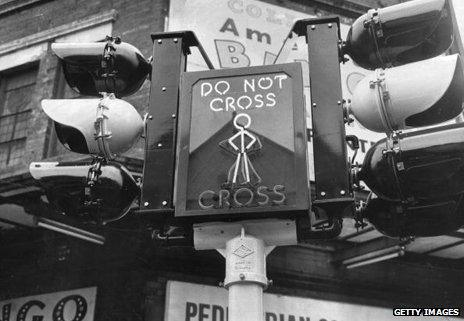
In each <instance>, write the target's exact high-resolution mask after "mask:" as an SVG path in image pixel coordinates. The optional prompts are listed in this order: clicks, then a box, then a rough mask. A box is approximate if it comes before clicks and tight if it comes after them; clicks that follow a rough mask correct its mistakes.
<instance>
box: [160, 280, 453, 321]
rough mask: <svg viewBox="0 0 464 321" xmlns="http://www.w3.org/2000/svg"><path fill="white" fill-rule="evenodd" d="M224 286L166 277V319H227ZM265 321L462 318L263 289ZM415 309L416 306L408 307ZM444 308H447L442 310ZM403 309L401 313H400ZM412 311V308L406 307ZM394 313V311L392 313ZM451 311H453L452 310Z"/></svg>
mask: <svg viewBox="0 0 464 321" xmlns="http://www.w3.org/2000/svg"><path fill="white" fill-rule="evenodd" d="M227 296H228V295H227V290H225V289H224V288H219V287H214V286H208V285H201V284H193V283H185V282H177V281H169V282H168V284H167V291H166V309H165V316H164V320H165V321H179V320H182V321H227ZM263 303H264V320H265V321H371V320H375V321H390V320H395V321H396V320H397V321H419V320H421V321H439V320H451V319H452V320H462V318H458V317H453V318H450V317H449V316H450V315H454V316H456V312H457V311H458V309H441V310H442V311H443V313H446V314H437V311H438V310H440V309H430V310H434V311H433V312H434V313H433V314H431V313H427V312H431V311H424V310H425V309H419V310H421V311H422V314H421V316H412V315H413V314H409V316H406V315H407V314H405V312H408V311H404V310H407V309H403V311H399V310H400V309H393V308H382V307H374V306H367V305H359V304H350V303H343V302H334V301H327V300H319V299H313V298H301V297H294V296H287V295H278V294H269V293H264V297H263ZM409 310H416V309H409ZM445 311H446V312H445ZM401 312H403V314H401ZM409 312H411V311H409ZM394 313H395V314H394ZM452 313H454V314H452Z"/></svg>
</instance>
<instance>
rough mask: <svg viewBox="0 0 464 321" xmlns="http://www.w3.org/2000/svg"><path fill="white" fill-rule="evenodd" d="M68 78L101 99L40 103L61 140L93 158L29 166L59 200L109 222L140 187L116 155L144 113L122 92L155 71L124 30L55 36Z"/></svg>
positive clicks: (86, 216)
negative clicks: (95, 38)
mask: <svg viewBox="0 0 464 321" xmlns="http://www.w3.org/2000/svg"><path fill="white" fill-rule="evenodd" d="M52 50H53V51H54V52H55V54H56V55H57V56H58V58H59V60H60V62H61V65H62V68H63V71H64V74H65V78H66V81H67V83H68V84H69V86H70V87H71V88H72V89H73V90H75V91H76V92H78V93H79V94H82V95H90V96H95V97H99V98H95V99H45V100H43V101H42V109H43V110H44V112H45V114H46V115H47V116H49V117H50V118H51V119H52V120H53V122H54V126H55V132H56V135H57V137H58V139H59V141H60V142H61V143H62V144H63V145H64V146H65V147H66V148H67V149H69V150H70V151H72V152H76V153H80V154H85V155H89V156H91V157H92V160H91V161H88V162H85V163H81V164H74V163H71V164H69V163H53V162H52V163H32V164H31V166H30V172H31V174H32V176H33V177H34V178H35V179H37V180H38V181H39V183H40V184H41V185H42V186H43V188H44V189H45V192H46V195H47V198H48V200H49V202H50V203H52V204H53V205H54V206H55V208H56V209H57V210H58V211H60V212H62V213H64V214H65V215H69V216H72V217H75V218H78V219H80V220H82V221H93V222H97V223H102V222H103V223H104V222H107V221H111V220H115V219H118V218H120V217H122V216H124V215H125V214H126V213H127V212H128V210H129V209H130V207H131V204H132V203H133V201H134V200H135V199H136V198H137V197H139V196H140V187H139V185H138V184H137V183H136V182H135V180H134V179H133V177H132V175H131V174H130V173H129V172H128V171H127V169H125V168H124V166H122V165H120V164H117V163H115V162H113V161H112V160H114V159H115V158H116V157H117V156H119V155H121V154H122V153H124V152H126V151H127V150H129V149H130V148H131V147H132V146H133V145H134V144H135V142H136V141H137V140H138V139H139V138H140V137H141V135H142V132H143V129H144V121H143V120H142V117H141V116H140V114H139V113H138V112H137V110H136V109H135V108H134V107H133V106H132V105H131V104H129V103H128V102H126V101H124V100H121V99H119V98H117V97H124V96H128V95H131V94H133V93H135V92H136V91H137V90H138V89H139V88H140V87H141V86H142V84H143V82H144V81H145V80H146V78H147V75H148V73H149V72H150V71H151V65H150V63H149V62H148V61H147V60H146V59H145V58H144V57H143V56H142V54H141V53H140V51H139V50H138V49H137V48H135V47H134V46H132V45H130V44H127V43H124V42H121V40H120V39H119V38H113V37H107V38H106V41H105V42H96V43H54V44H52Z"/></svg>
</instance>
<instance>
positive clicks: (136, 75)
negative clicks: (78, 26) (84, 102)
mask: <svg viewBox="0 0 464 321" xmlns="http://www.w3.org/2000/svg"><path fill="white" fill-rule="evenodd" d="M109 40H111V41H107V42H92V43H54V44H52V50H53V52H54V53H55V54H56V55H57V56H58V58H59V59H60V61H61V63H62V66H63V71H64V75H65V77H66V81H67V82H68V84H69V86H70V87H71V88H72V89H73V90H75V91H76V92H78V93H80V94H81V95H88V96H100V93H101V92H106V93H114V94H115V95H116V97H125V96H129V95H132V94H133V93H135V92H136V91H137V90H139V89H140V87H141V86H142V84H143V83H144V81H145V79H146V77H147V75H148V73H149V72H150V70H151V65H150V64H149V63H148V62H147V60H146V59H145V58H144V57H143V55H142V54H141V53H140V51H139V50H138V49H137V48H135V47H134V46H132V45H130V44H128V43H125V42H121V41H120V39H118V38H114V39H113V38H110V39H109Z"/></svg>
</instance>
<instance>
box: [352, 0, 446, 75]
mask: <svg viewBox="0 0 464 321" xmlns="http://www.w3.org/2000/svg"><path fill="white" fill-rule="evenodd" d="M452 34H453V25H452V14H451V12H450V7H449V4H448V3H447V1H446V0H421V1H417V0H416V1H408V2H405V3H401V4H398V5H394V6H390V7H385V8H381V9H371V10H369V11H368V12H367V13H366V14H364V15H362V16H361V17H359V18H358V19H356V21H355V22H354V23H353V24H352V25H351V28H350V30H349V31H348V36H347V39H346V41H345V45H344V51H345V53H347V54H348V55H349V56H350V57H351V58H352V59H353V61H354V62H355V63H356V64H358V65H359V66H361V67H363V68H365V69H372V70H373V69H376V68H388V67H393V66H400V65H404V64H407V63H411V62H415V61H419V60H424V59H428V58H432V57H436V56H438V55H441V54H442V53H443V52H445V51H446V50H447V49H448V48H449V47H450V46H451V43H452V41H453V37H452Z"/></svg>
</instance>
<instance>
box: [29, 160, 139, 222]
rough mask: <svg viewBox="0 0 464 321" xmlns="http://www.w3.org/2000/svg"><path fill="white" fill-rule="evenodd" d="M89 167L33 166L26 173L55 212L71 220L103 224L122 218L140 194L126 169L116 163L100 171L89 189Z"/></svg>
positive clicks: (79, 165) (67, 165) (37, 163)
mask: <svg viewBox="0 0 464 321" xmlns="http://www.w3.org/2000/svg"><path fill="white" fill-rule="evenodd" d="M93 166H94V165H92V164H89V163H58V162H34V163H31V165H30V167H29V171H30V173H31V175H32V177H33V178H34V179H36V180H37V181H38V182H39V183H40V184H41V185H42V186H43V188H44V189H45V191H46V195H47V198H48V201H49V202H50V203H51V204H53V206H54V207H55V209H56V210H57V211H58V212H60V213H64V214H66V215H68V216H70V217H73V218H76V219H79V220H83V221H93V222H98V223H103V222H107V221H111V220H115V219H117V218H119V217H122V216H123V215H125V214H126V213H127V212H128V210H130V207H131V205H132V203H133V201H134V199H135V198H136V197H137V196H138V195H139V194H140V188H139V186H138V185H137V183H136V182H135V180H134V178H133V177H132V175H131V174H130V172H129V171H127V169H126V168H125V167H124V166H122V165H120V164H118V163H115V162H108V163H107V164H103V165H102V166H101V167H100V169H99V170H100V171H101V173H100V175H99V178H98V180H97V181H96V182H95V183H94V184H93V185H92V186H91V187H90V186H89V185H88V174H89V172H92V167H93Z"/></svg>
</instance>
